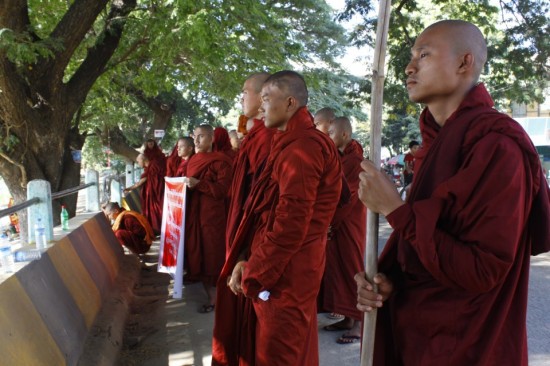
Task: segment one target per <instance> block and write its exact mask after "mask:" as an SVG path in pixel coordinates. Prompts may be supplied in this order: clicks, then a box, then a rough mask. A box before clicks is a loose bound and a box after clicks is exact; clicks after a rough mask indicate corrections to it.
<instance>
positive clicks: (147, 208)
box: [124, 154, 166, 235]
mask: <svg viewBox="0 0 550 366" xmlns="http://www.w3.org/2000/svg"><path fill="white" fill-rule="evenodd" d="M136 161H137V163H138V165H139V166H140V167H142V168H143V174H141V177H140V179H139V181H138V182H137V183H136V184H134V185H132V186H130V187H128V188H126V189H125V190H124V193H128V192H130V191H131V190H133V189H136V188H138V187H140V189H141V191H140V196H141V211H142V213H143V216H145V217H146V218H147V220H148V221H149V223H150V224H151V227H152V228H153V231H154V232H155V234H156V235H158V234H159V233H160V227H161V224H162V204H163V201H164V176H165V175H166V174H165V173H166V164H165V163H162V162H161V160H160V159H155V160H149V159H147V157H145V155H143V154H139V155H138V157H137V158H136Z"/></svg>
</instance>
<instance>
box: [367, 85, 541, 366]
mask: <svg viewBox="0 0 550 366" xmlns="http://www.w3.org/2000/svg"><path fill="white" fill-rule="evenodd" d="M492 106H493V101H492V100H491V97H490V96H489V94H488V93H487V91H486V90H485V88H484V86H483V85H482V84H480V85H478V86H476V87H474V88H473V89H472V90H471V91H470V93H469V94H468V95H467V96H466V98H465V100H464V101H463V102H462V104H461V105H460V106H459V108H458V109H457V111H456V112H455V113H453V114H452V115H451V116H450V117H449V118H448V119H447V121H446V122H445V124H444V126H443V127H439V125H437V123H436V122H435V121H434V119H433V117H432V115H431V114H430V112H429V110H427V109H425V110H424V112H423V113H422V116H421V119H420V128H421V132H422V137H423V147H422V149H421V150H419V154H418V155H417V156H416V158H417V162H416V166H415V170H416V173H415V178H414V181H413V185H412V189H411V193H410V196H409V198H408V201H407V203H406V204H405V205H403V206H401V207H399V208H398V209H396V210H395V211H394V212H392V213H391V214H390V215H388V217H387V219H388V222H389V223H390V224H391V226H392V227H393V228H394V233H393V234H392V236H391V237H390V239H389V240H388V243H387V244H386V247H385V248H384V251H383V253H382V255H381V258H380V265H379V270H380V272H383V273H386V274H387V275H388V276H389V277H390V278H391V280H392V281H393V282H394V287H395V291H394V294H393V295H392V296H391V297H390V299H389V300H388V302H387V304H386V305H385V306H384V307H383V308H381V309H380V310H379V311H378V324H377V327H376V330H377V336H376V341H375V348H376V350H375V364H376V365H422V366H430V365H449V366H451V365H477V366H480V365H481V366H484V365H527V337H526V325H525V323H526V312H527V290H528V277H529V258H530V255H531V254H537V253H541V252H543V251H548V250H549V249H550V248H548V246H549V245H550V229H549V228H550V223H549V220H550V219H549V216H548V212H549V206H550V204H549V198H548V197H549V196H548V191H549V189H548V186H547V184H546V182H545V180H544V178H543V175H542V169H541V166H540V161H539V158H538V155H537V153H536V151H535V149H534V147H533V145H532V143H531V141H530V140H529V138H528V136H527V135H526V133H525V132H524V130H523V129H522V128H521V126H519V125H518V124H517V123H516V122H515V121H514V120H512V119H511V118H509V117H508V116H506V115H504V114H501V113H498V112H497V111H495V110H494V109H492ZM544 213H546V214H544ZM384 358H385V359H384Z"/></svg>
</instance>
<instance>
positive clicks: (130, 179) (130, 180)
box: [125, 162, 136, 187]
mask: <svg viewBox="0 0 550 366" xmlns="http://www.w3.org/2000/svg"><path fill="white" fill-rule="evenodd" d="M135 182H136V181H135V179H134V163H133V162H131V163H127V164H126V185H125V187H130V186H131V185H132V184H134V183H135Z"/></svg>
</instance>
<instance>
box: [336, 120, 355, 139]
mask: <svg viewBox="0 0 550 366" xmlns="http://www.w3.org/2000/svg"><path fill="white" fill-rule="evenodd" d="M332 125H334V128H336V130H337V131H341V132H345V133H346V134H347V135H348V136H351V134H352V133H353V131H352V129H351V122H350V121H349V118H347V117H338V118H335V119H334V121H332Z"/></svg>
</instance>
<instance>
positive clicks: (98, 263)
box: [0, 214, 140, 366]
mask: <svg viewBox="0 0 550 366" xmlns="http://www.w3.org/2000/svg"><path fill="white" fill-rule="evenodd" d="M139 268H140V264H139V261H138V259H137V258H136V257H135V256H125V255H124V252H123V250H122V247H121V246H120V244H119V243H118V241H117V240H116V238H115V236H114V234H113V232H112V230H111V227H110V225H109V223H108V222H107V220H106V219H105V217H104V216H103V214H97V215H95V216H94V217H92V218H91V219H90V220H88V221H86V222H85V223H84V224H83V225H81V226H80V227H78V228H76V229H75V230H73V231H72V232H71V233H69V234H68V235H67V236H66V237H64V238H62V239H61V240H60V241H58V242H57V243H55V245H54V246H53V247H51V248H49V249H48V250H47V251H46V252H45V253H44V254H43V255H42V258H40V259H39V260H37V261H33V262H31V263H29V264H28V265H27V266H25V267H24V268H23V269H21V270H19V271H18V272H17V273H16V274H15V275H13V276H11V277H10V278H8V279H7V280H6V281H5V282H3V283H2V284H0V354H1V355H2V356H1V358H0V364H2V365H25V366H27V365H47V366H51V365H77V364H81V365H107V364H113V362H114V360H115V357H116V354H117V353H118V351H119V349H120V346H121V345H122V332H123V326H124V322H125V316H126V314H127V308H128V302H129V298H130V296H131V291H132V289H133V286H134V283H135V282H136V281H137V278H138V274H139ZM105 329H107V330H105ZM102 330H105V331H103V332H102ZM103 333H104V334H103Z"/></svg>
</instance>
